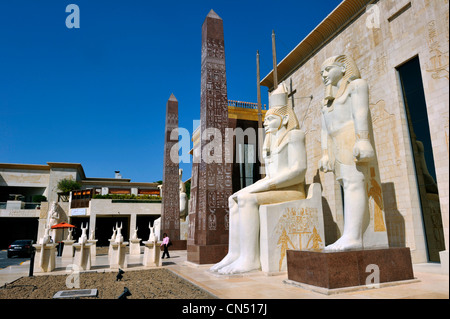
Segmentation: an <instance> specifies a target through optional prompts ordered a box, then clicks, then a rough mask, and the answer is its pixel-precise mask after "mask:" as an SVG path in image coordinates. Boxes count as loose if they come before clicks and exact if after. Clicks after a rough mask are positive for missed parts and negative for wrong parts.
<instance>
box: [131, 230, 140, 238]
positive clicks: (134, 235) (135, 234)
mask: <svg viewBox="0 0 450 319" xmlns="http://www.w3.org/2000/svg"><path fill="white" fill-rule="evenodd" d="M137 232H138V228H137V227H136V229H135V230H134V231H133V234H132V235H131V239H138V235H137Z"/></svg>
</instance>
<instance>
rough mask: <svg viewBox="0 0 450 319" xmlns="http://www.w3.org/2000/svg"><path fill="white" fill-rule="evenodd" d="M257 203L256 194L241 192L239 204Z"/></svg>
mask: <svg viewBox="0 0 450 319" xmlns="http://www.w3.org/2000/svg"><path fill="white" fill-rule="evenodd" d="M254 203H256V200H255V195H253V194H241V195H239V196H238V204H239V206H245V205H250V204H254Z"/></svg>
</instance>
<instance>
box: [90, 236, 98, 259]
mask: <svg viewBox="0 0 450 319" xmlns="http://www.w3.org/2000/svg"><path fill="white" fill-rule="evenodd" d="M87 242H88V244H91V258H96V257H97V242H98V240H97V239H88V241H87Z"/></svg>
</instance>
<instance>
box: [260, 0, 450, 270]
mask: <svg viewBox="0 0 450 319" xmlns="http://www.w3.org/2000/svg"><path fill="white" fill-rule="evenodd" d="M299 40H300V39H299ZM340 54H346V55H350V56H351V57H353V59H354V60H355V61H356V64H357V65H358V67H359V69H360V71H361V77H362V78H363V79H365V80H367V81H368V84H369V91H370V109H371V116H372V123H373V129H374V139H375V144H376V145H375V147H376V152H377V156H378V162H379V168H380V178H381V184H382V185H380V189H379V191H380V192H381V193H382V195H383V202H384V211H385V216H386V227H387V231H388V235H389V244H390V246H392V247H395V246H397V247H398V246H400V247H405V246H406V247H410V249H411V253H412V259H413V262H414V263H421V262H440V261H441V262H442V265H443V269H444V265H446V266H445V268H446V271H447V272H448V249H449V233H448V213H449V209H448V208H449V180H448V178H449V169H448V168H449V146H448V136H449V128H448V127H449V58H448V56H449V4H448V0H379V1H370V0H345V1H343V2H342V3H341V4H340V5H339V6H338V7H337V8H336V9H335V10H333V11H332V12H331V13H330V14H329V15H328V16H327V17H326V18H325V19H324V20H323V21H322V22H321V23H320V24H319V25H318V26H317V27H316V28H315V29H314V30H311V32H310V33H309V34H308V36H307V37H306V38H304V39H303V40H301V41H300V43H299V44H298V45H297V46H296V47H295V48H294V49H293V50H292V51H291V52H290V53H289V54H288V55H287V56H286V57H284V58H283V59H282V60H281V62H278V66H277V74H278V83H281V82H284V83H285V84H286V85H287V87H288V88H289V86H290V83H291V81H292V85H293V90H296V93H295V97H296V98H297V99H296V100H295V112H296V114H297V116H298V118H299V120H300V122H301V123H302V127H301V128H302V129H303V130H304V131H305V132H306V143H307V154H308V171H307V176H306V180H307V183H312V182H320V183H321V184H322V188H323V203H324V205H323V207H324V210H325V211H324V213H325V217H326V221H325V224H326V228H327V236H326V237H327V238H326V241H327V244H329V243H331V242H333V241H334V240H335V239H336V238H337V237H338V236H340V234H341V233H342V230H343V200H342V196H341V189H340V186H339V184H338V183H337V182H336V181H335V178H334V176H333V173H326V174H325V173H322V172H319V170H318V161H319V159H320V157H321V155H322V154H321V143H320V130H321V111H320V107H321V101H322V100H323V98H324V93H325V92H324V85H323V83H322V79H321V76H320V68H321V64H322V63H323V62H324V61H325V60H326V58H329V57H331V56H335V55H340ZM273 82H274V81H273V70H272V71H271V72H270V74H268V75H267V76H266V77H265V78H264V79H263V80H262V81H261V84H262V85H264V86H266V87H268V88H269V93H270V91H272V90H273V86H274V84H273ZM310 95H312V96H313V99H312V100H311V102H310V100H309V99H299V98H300V97H306V96H310ZM418 141H420V142H422V143H418ZM421 145H423V146H424V151H423V152H421ZM430 176H431V178H430Z"/></svg>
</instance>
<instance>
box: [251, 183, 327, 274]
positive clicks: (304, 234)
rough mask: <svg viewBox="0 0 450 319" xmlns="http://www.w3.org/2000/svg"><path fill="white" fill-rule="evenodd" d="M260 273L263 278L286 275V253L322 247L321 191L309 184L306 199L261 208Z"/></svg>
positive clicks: (323, 240) (323, 234)
mask: <svg viewBox="0 0 450 319" xmlns="http://www.w3.org/2000/svg"><path fill="white" fill-rule="evenodd" d="M259 216H260V225H261V232H260V252H261V257H260V258H261V270H262V271H263V272H265V273H267V274H276V273H283V272H286V250H287V249H298V250H306V249H320V248H323V247H324V243H325V228H324V222H323V212H322V190H321V187H320V184H318V183H313V184H311V185H310V187H309V189H308V197H307V198H305V199H302V200H295V201H289V202H284V203H279V204H271V205H261V207H260V208H259Z"/></svg>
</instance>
